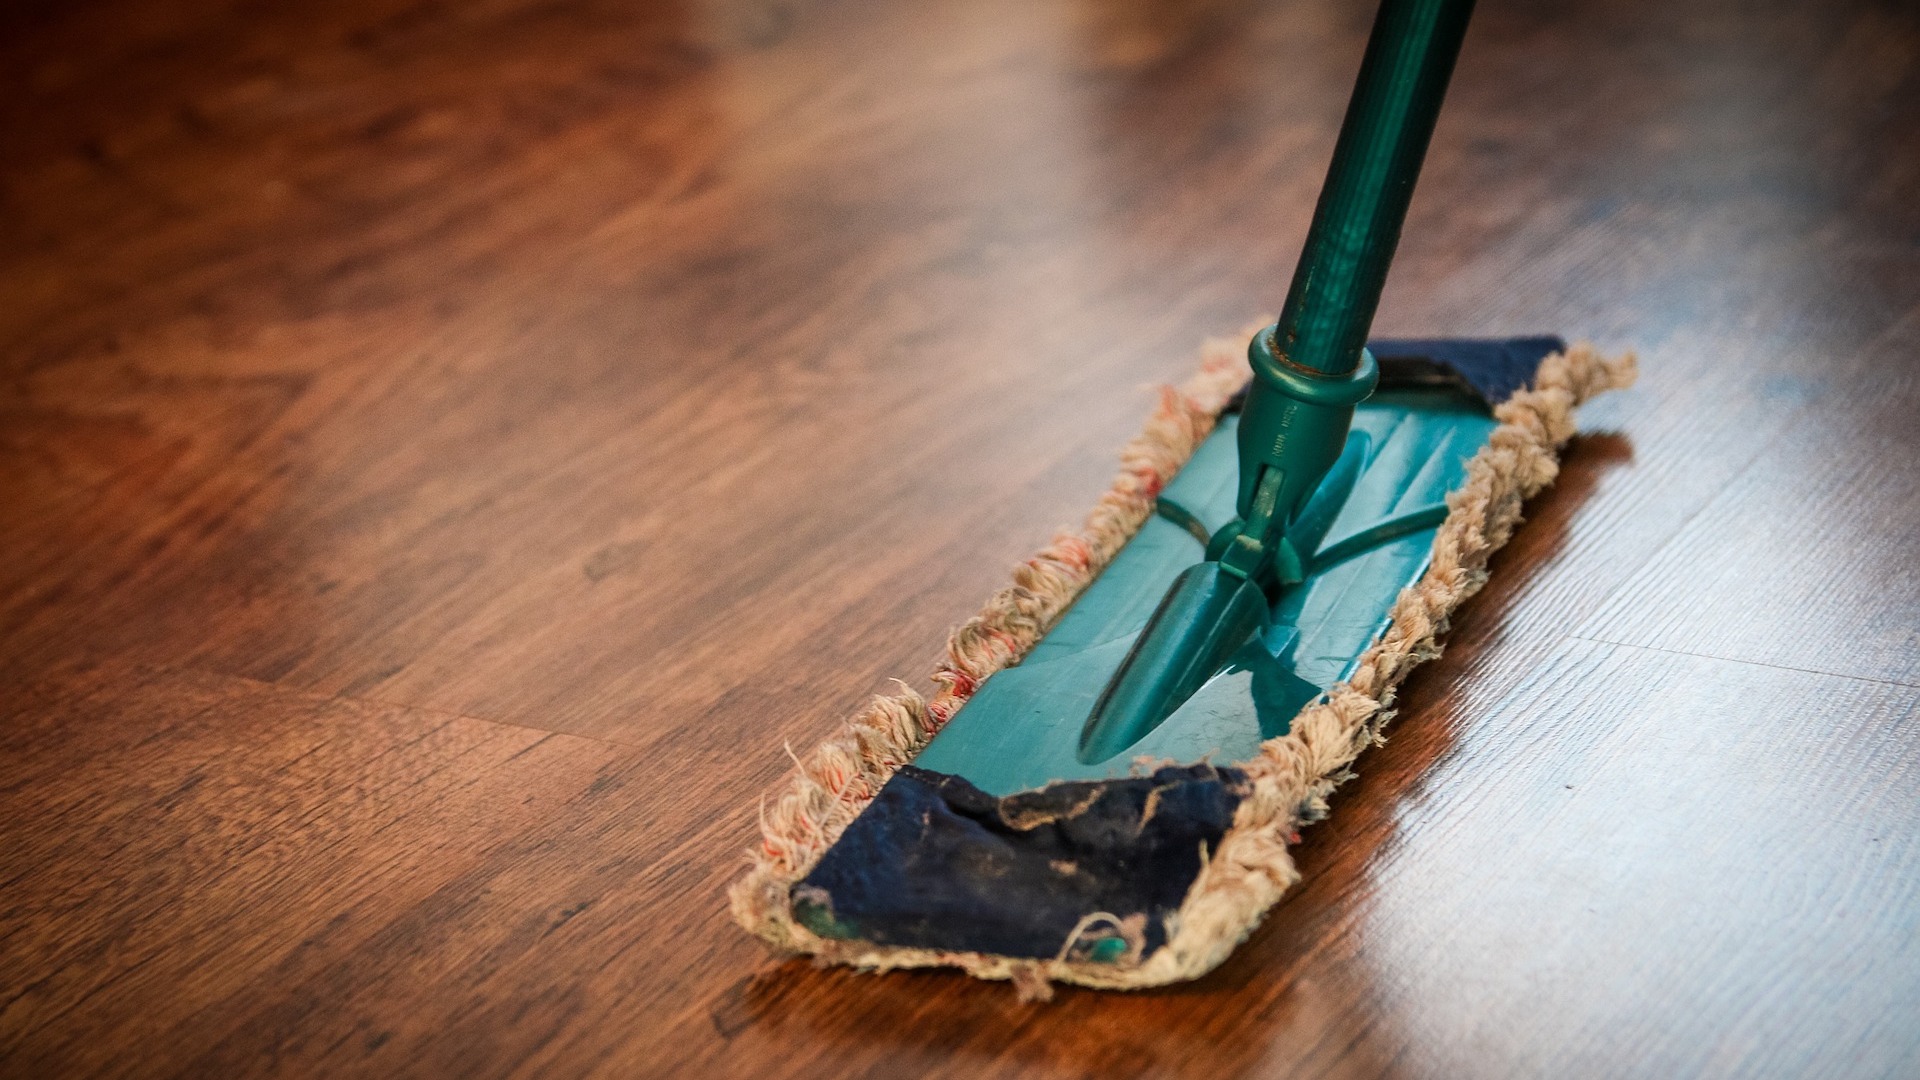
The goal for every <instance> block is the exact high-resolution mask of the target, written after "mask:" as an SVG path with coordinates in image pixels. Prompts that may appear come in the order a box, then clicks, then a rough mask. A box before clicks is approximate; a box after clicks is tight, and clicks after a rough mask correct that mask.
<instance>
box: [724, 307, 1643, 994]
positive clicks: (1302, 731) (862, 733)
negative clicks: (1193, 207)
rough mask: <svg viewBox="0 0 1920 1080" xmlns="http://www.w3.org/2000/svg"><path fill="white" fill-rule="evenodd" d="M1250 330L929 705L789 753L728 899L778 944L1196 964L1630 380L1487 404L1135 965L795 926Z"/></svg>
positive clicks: (1217, 405)
mask: <svg viewBox="0 0 1920 1080" xmlns="http://www.w3.org/2000/svg"><path fill="white" fill-rule="evenodd" d="M1254 330H1255V328H1249V329H1248V330H1246V331H1245V332H1244V333H1243V335H1242V336H1241V338H1240V339H1239V341H1238V342H1236V341H1233V340H1226V339H1212V340H1209V341H1208V342H1207V343H1206V344H1205V346H1203V348H1202V350H1201V364H1200V369H1199V371H1197V372H1196V373H1194V375H1193V376H1192V377H1190V378H1189V379H1188V380H1187V381H1186V383H1185V384H1184V385H1182V386H1180V387H1179V388H1177V389H1176V388H1174V387H1163V388H1162V389H1161V391H1160V400H1159V404H1158V406H1157V407H1156V408H1155V409H1154V412H1153V415H1152V417H1151V418H1149V419H1148V421H1147V425H1146V428H1145V430H1143V431H1142V432H1141V433H1140V434H1139V435H1137V436H1135V437H1134V439H1133V441H1131V442H1129V443H1128V444H1127V446H1126V448H1125V449H1124V450H1123V451H1121V455H1120V461H1121V467H1120V473H1119V475H1118V476H1117V477H1115V479H1114V482H1113V486H1112V487H1111V488H1109V489H1108V490H1107V492H1106V494H1105V495H1102V496H1101V497H1100V502H1099V505H1097V506H1095V507H1094V509H1093V512H1092V513H1090V514H1088V515H1087V520H1086V523H1085V524H1084V525H1083V526H1082V527H1081V529H1080V531H1078V532H1062V533H1060V534H1059V535H1057V536H1055V537H1054V539H1053V542H1052V543H1050V544H1048V545H1047V547H1046V548H1045V550H1043V551H1041V552H1040V553H1039V554H1038V555H1035V556H1034V557H1033V558H1031V559H1028V560H1027V561H1026V562H1025V563H1023V564H1022V565H1021V566H1020V567H1019V568H1018V569H1016V570H1015V571H1014V575H1013V582H1014V583H1013V585H1012V586H1010V587H1008V588H1005V589H1002V590H1000V592H998V593H996V594H995V595H994V596H993V598H992V599H990V600H988V601H987V604H986V606H985V607H984V608H982V609H981V611H980V614H978V615H976V616H974V617H973V618H972V619H969V620H968V621H967V622H966V624H965V625H963V626H961V627H960V628H959V629H958V630H955V631H954V632H953V635H952V637H951V638H949V640H948V642H947V658H946V661H945V663H943V664H942V665H941V666H940V668H939V669H938V670H936V671H935V672H934V673H933V681H934V682H935V683H936V684H938V686H939V690H938V691H937V692H936V693H935V694H934V696H933V698H932V699H931V700H928V699H925V698H922V697H921V696H920V695H919V694H917V693H915V692H914V691H913V690H912V689H911V688H909V687H908V686H907V685H906V684H905V683H899V684H897V685H899V688H900V689H899V692H898V693H895V694H892V695H888V696H879V697H875V698H874V699H873V700H872V701H871V702H869V703H868V704H867V706H866V707H865V708H863V709H862V710H860V712H858V713H857V714H855V715H854V716H853V717H852V718H851V719H850V720H849V721H848V722H847V723H846V725H845V727H844V728H843V729H842V730H841V731H840V732H839V733H838V734H836V735H834V736H833V737H831V738H829V739H827V740H826V741H825V742H823V743H821V744H820V745H819V746H817V747H815V748H814V749H813V750H812V751H811V752H810V753H808V754H807V755H806V756H805V757H803V758H802V757H796V758H795V764H796V768H795V769H794V771H793V773H792V774H791V778H790V779H789V780H788V781H787V782H786V783H785V785H784V786H783V787H782V789H781V790H780V791H779V792H778V794H776V795H775V796H774V798H773V801H772V803H771V804H770V805H768V804H763V805H762V807H761V812H760V833H761V841H760V845H759V847H757V848H756V849H753V850H752V851H751V852H749V860H750V862H751V863H752V865H751V868H750V869H749V870H748V871H747V873H746V874H745V875H744V876H743V877H742V878H741V879H740V880H739V881H737V882H735V883H734V885H733V887H732V889H730V890H729V893H728V898H729V902H730V906H731V908H732V911H733V917H734V918H735V919H736V920H737V921H738V922H739V923H740V925H742V926H744V927H746V928H747V929H748V930H749V931H752V932H753V933H754V934H757V935H759V936H760V937H762V938H764V939H766V940H767V941H768V942H769V943H770V944H772V945H773V946H774V947H775V948H778V949H781V950H784V951H788V952H801V953H811V954H813V955H814V956H815V957H817V958H818V959H819V960H820V961H821V962H823V963H842V964H851V965H854V966H856V967H859V968H863V969H865V970H869V971H884V970H887V969H889V968H902V967H930V966H939V965H945V966H952V967H958V968H962V969H964V970H966V971H967V972H968V973H969V974H972V975H975V976H978V977H980V978H983V979H1009V980H1012V981H1013V983H1014V985H1015V986H1016V987H1017V988H1018V989H1019V991H1020V995H1021V997H1023V998H1028V999H1045V998H1048V997H1050V996H1052V991H1051V988H1050V985H1049V984H1050V983H1051V982H1068V983H1077V984H1079V985H1083V986H1094V987H1102V988H1110V989H1127V988H1140V987H1147V986H1160V985H1164V984H1166V983H1172V982H1179V981H1181V980H1184V979H1192V978H1196V977H1198V976H1200V975H1203V974H1205V973H1206V972H1208V971H1211V970H1212V969H1213V968H1214V967H1216V966H1218V965H1219V964H1220V962H1221V961H1223V960H1225V959H1226V958H1227V955H1228V954H1229V953H1231V952H1232V951H1233V949H1234V947H1235V946H1237V945H1238V944H1239V943H1240V942H1241V941H1243V940H1245V939H1246V937H1247V935H1248V934H1250V933H1252V932H1253V929H1254V927H1255V926H1257V925H1258V924H1259V921H1260V918H1261V916H1262V915H1264V914H1265V913H1266V911H1267V909H1268V908H1270V907H1272V906H1273V904H1274V903H1275V902H1276V901H1277V900H1279V899H1280V895H1281V894H1282V893H1283V892H1285V891H1286V890H1287V888H1288V887H1289V886H1290V885H1292V884H1293V883H1294V882H1295V881H1297V880H1298V879H1299V876H1300V875H1299V873H1298V872H1297V871H1296V870H1295V869H1294V866H1293V859H1292V857H1291V856H1290V855H1289V854H1288V852H1287V844H1288V842H1289V840H1290V839H1292V838H1294V833H1295V832H1296V830H1298V829H1299V828H1300V827H1301V826H1302V825H1306V824H1308V823H1310V822H1314V821H1318V820H1319V819H1320V818H1322V817H1324V816H1326V812H1327V796H1328V795H1329V794H1330V793H1331V792H1332V791H1333V789H1334V788H1335V787H1338V786H1339V785H1340V784H1341V783H1342V782H1343V781H1345V780H1346V779H1347V778H1348V777H1349V776H1351V775H1352V774H1351V772H1350V771H1349V768H1348V767H1349V766H1350V765H1351V764H1352V763H1353V760H1354V759H1355V758H1356V757H1358V756H1359V754H1360V751H1362V750H1364V749H1365V748H1366V747H1367V746H1368V745H1370V744H1373V743H1376V742H1379V741H1380V732H1381V728H1382V727H1384V726H1385V724H1386V722H1387V720H1388V719H1389V718H1391V716H1392V715H1393V708H1392V706H1393V699H1394V690H1395V688H1396V687H1398V686H1399V684H1400V682H1401V680H1403V679H1405V678H1406V676H1407V673H1408V672H1409V671H1411V670H1412V669H1413V668H1414V666H1415V665H1417V664H1420V663H1421V662H1423V661H1426V660H1430V659H1432V658H1434V657H1436V656H1438V655H1440V646H1439V644H1438V641H1439V638H1440V636H1441V635H1442V634H1444V633H1445V632H1446V629H1447V619H1448V616H1449V615H1451V614H1452V612H1453V611H1454V609H1455V608H1457V607H1459V606H1460V604H1461V602H1463V601H1464V600H1466V599H1467V598H1468V597H1469V596H1472V595H1473V594H1474V593H1476V592H1478V591H1479V590H1480V587H1481V586H1482V585H1483V584H1485V582H1486V580H1487V571H1486V566H1487V560H1488V558H1489V557H1491V556H1492V555H1493V553H1494V552H1495V551H1497V550H1499V548H1500V547H1501V546H1502V545H1503V544H1505V543H1506V542H1507V539H1508V538H1509V537H1511V536H1512V535H1513V530H1514V527H1515V526H1516V525H1518V524H1519V522H1520V506H1521V503H1522V501H1523V500H1525V499H1527V498H1529V497H1531V496H1533V495H1534V494H1536V493H1538V492H1539V491H1540V490H1541V489H1542V488H1545V487H1546V486H1547V485H1549V484H1551V483H1552V482H1553V479H1554V476H1555V475H1556V473H1557V472H1558V471H1559V458H1558V455H1559V450H1560V448H1561V447H1562V446H1564V445H1565V444H1566V442H1567V440H1568V439H1570V438H1572V437H1573V433H1574V421H1573V409H1574V407H1575V406H1576V405H1579V404H1580V403H1581V402H1583V401H1585V400H1587V399H1588V398H1590V397H1592V396H1593V395H1595V394H1598V393H1600V392H1601V391H1603V390H1609V389H1613V388H1616V387H1625V386H1628V385H1631V384H1632V382H1633V380H1634V375H1635V371H1636V369H1635V361H1634V357H1633V355H1632V354H1631V353H1628V354H1626V355H1623V356H1620V357H1618V358H1614V359H1607V358H1603V357H1602V356H1601V355H1600V354H1599V353H1598V352H1596V351H1595V350H1594V349H1593V348H1592V347H1591V346H1588V345H1584V344H1582V345H1575V346H1574V347H1573V348H1571V349H1569V350H1567V351H1566V352H1564V353H1555V354H1554V355H1552V356H1549V357H1547V358H1546V359H1545V360H1543V361H1541V363H1540V368H1539V371H1538V372H1537V373H1536V374H1535V377H1534V380H1533V389H1530V390H1522V391H1520V392H1519V393H1516V394H1515V395H1514V396H1513V397H1512V398H1510V399H1509V400H1507V401H1506V402H1505V403H1503V404H1501V405H1500V406H1499V407H1498V408H1496V409H1495V410H1494V416H1495V418H1496V419H1498V420H1499V421H1500V426H1499V427H1498V428H1496V429H1495V430H1494V432H1493V434H1492V435H1491V436H1490V437H1489V438H1488V440H1487V444H1486V445H1485V446H1483V447H1481V449H1480V451H1479V453H1477V454H1476V455H1475V456H1474V458H1473V460H1472V461H1470V462H1469V463H1468V465H1467V479H1466V482H1465V483H1464V484H1462V485H1461V486H1460V488H1459V489H1458V490H1456V491H1454V492H1453V493H1452V494H1450V495H1448V496H1447V506H1448V510H1449V512H1448V514H1447V519H1446V521H1445V522H1444V523H1442V524H1441V526H1440V531H1439V533H1438V535H1436V536H1435V537H1434V541H1433V559H1432V563H1431V564H1430V565H1429V566H1428V568H1427V572H1426V573H1425V574H1424V575H1423V576H1422V577H1421V578H1420V580H1419V581H1418V582H1415V583H1414V584H1413V585H1412V586H1410V587H1408V588H1407V589H1405V590H1404V591H1402V592H1401V594H1400V596H1399V599H1398V600H1397V601H1396V602H1395V603H1394V606H1393V621H1392V624H1391V625H1390V626H1389V627H1388V628H1387V631H1386V633H1385V634H1383V635H1382V636H1381V638H1380V640H1379V641H1378V642H1376V643H1375V644H1374V645H1373V647H1372V648H1370V649H1368V650H1367V651H1366V653H1365V654H1363V655H1362V656H1361V658H1360V662H1359V664H1358V666H1357V667H1356V668H1355V670H1354V673H1353V677H1352V678H1351V679H1349V680H1348V681H1347V682H1345V683H1342V684H1340V685H1338V686H1335V687H1334V688H1333V689H1332V690H1330V691H1329V692H1328V694H1327V695H1326V697H1325V698H1324V699H1323V700H1320V701H1318V702H1316V703H1314V704H1311V705H1308V706H1307V707H1306V708H1304V709H1302V710H1301V712H1300V714H1299V715H1298V716H1296V717H1295V718H1294V721H1293V725H1292V727H1291V728H1290V729H1289V731H1288V732H1287V734H1285V735H1282V736H1279V737H1277V738H1273V739H1269V740H1267V741H1266V742H1265V743H1263V744H1262V745H1261V748H1260V753H1259V755H1258V756H1256V757H1255V758H1253V760H1251V761H1247V762H1240V763H1237V764H1238V766H1239V767H1240V768H1242V769H1244V770H1245V771H1246V772H1247V773H1248V775H1249V777H1250V779H1251V780H1252V784H1253V790H1252V792H1251V794H1249V795H1248V796H1247V798H1246V799H1245V800H1244V801H1242V802H1241V804H1240V808H1239V811H1238V812H1237V814H1236V815H1235V818H1234V823H1233V827H1232V828H1231V829H1229V830H1228V832H1227V834H1226V836H1225V837H1223V838H1222V840H1221V842H1220V845H1219V846H1218V847H1217V848H1216V849H1215V850H1214V852H1213V856H1212V858H1211V859H1209V860H1208V862H1207V864H1206V866H1205V867H1203V868H1202V870H1201V872H1200V875H1199V877H1198V878H1196V879H1195V881H1194V883H1193V886H1192V888H1191V889H1190V890H1189V891H1188V893H1187V897H1186V899H1185V901H1184V902H1182V904H1181V906H1180V910H1179V911H1178V912H1177V913H1176V914H1175V916H1174V917H1173V918H1172V919H1171V920H1170V922H1169V927H1168V930H1169V934H1168V940H1167V943H1166V944H1165V945H1164V946H1162V947H1161V948H1160V949H1158V950H1157V951H1155V952H1154V953H1153V954H1152V955H1151V956H1149V957H1147V958H1146V959H1145V960H1144V961H1143V962H1136V963H1134V964H1130V965H1129V964H1098V963H1090V962H1086V961H1072V960H1066V959H1063V958H1057V959H1053V960H1033V959H1024V958H1015V957H1006V956H996V955H992V954H987V953H974V952H946V951H942V950H937V949H913V948H899V947H894V946H886V945H875V944H872V943H870V942H862V941H836V940H830V939H827V938H822V937H819V936H817V935H815V934H813V933H810V932H809V931H808V930H807V929H806V928H805V927H803V926H801V925H799V924H798V923H796V922H794V920H793V908H792V905H791V902H790V901H789V899H788V890H789V889H790V888H791V887H792V885H793V883H794V882H796V881H798V880H800V879H801V878H803V877H805V876H806V874H807V872H808V871H809V870H811V869H812V868H813V866H814V864H815V863H817V862H819V861H820V857H821V856H822V855H823V854H825V853H826V850H827V848H828V847H830V846H831V845H832V844H833V842H834V841H835V840H836V839H838V838H839V836H840V833H841V831H842V830H844V829H845V828H846V827H847V824H848V823H849V822H851V821H852V820H853V819H854V817H855V816H856V815H858V814H859V813H860V811H861V810H863V809H865V807H866V805H867V803H868V802H869V801H871V800H872V799H873V797H874V794H875V793H876V792H878V791H879V790H880V787H881V786H882V785H883V784H885V783H886V782H887V779H888V778H889V777H891V776H892V775H893V774H894V772H895V770H897V769H899V767H900V766H901V765H904V764H906V763H907V762H908V761H911V760H912V759H913V757H914V755H916V754H918V753H919V752H920V750H921V748H922V747H924V746H926V744H927V741H928V740H930V739H931V738H933V736H934V735H935V734H936V733H938V732H939V730H940V728H941V727H942V726H944V725H945V724H946V722H947V721H948V720H949V719H951V718H952V716H953V714H954V713H955V712H957V711H959V708H960V706H961V705H963V704H964V703H965V702H966V700H967V698H969V697H971V696H972V694H973V692H974V691H975V690H976V689H978V688H979V686H980V684H981V683H982V682H983V681H985V680H986V678H987V677H988V676H990V675H992V674H993V673H994V672H996V671H998V670H1000V669H1001V668H1003V667H1006V666H1008V665H1010V664H1014V663H1017V662H1018V661H1019V659H1020V658H1021V657H1022V656H1025V655H1026V653H1027V650H1029V649H1031V648H1032V647H1033V645H1034V643H1035V642H1037V641H1039V640H1040V638H1041V636H1042V635H1043V634H1045V633H1046V632H1047V630H1048V629H1049V628H1050V627H1051V626H1052V625H1053V623H1054V621H1055V620H1056V619H1058V618H1059V617H1060V615H1061V614H1062V613H1063V612H1065V611H1066V609H1067V608H1068V606H1069V605H1071V604H1072V603H1073V601H1074V598H1075V597H1077V596H1079V594H1080V592H1081V590H1082V589H1085V588H1086V587H1087V585H1088V584H1089V583H1091V582H1092V581H1093V579H1094V578H1095V577H1096V576H1098V575H1099V573H1100V571H1101V570H1102V569H1103V568H1104V567H1105V566H1106V565H1107V563H1108V562H1109V561H1110V560H1112V558H1113V556H1114V555H1115V554H1116V553H1118V552H1119V550H1120V549H1121V547H1122V546H1124V545H1125V544H1126V542H1127V540H1128V539H1129V538H1131V537H1132V536H1133V534H1134V533H1135V532H1136V531H1137V530H1138V529H1139V528H1140V526H1141V525H1142V524H1143V523H1145V521H1146V520H1147V518H1148V517H1149V516H1150V515H1152V513H1153V510H1154V499H1155V498H1156V497H1157V496H1158V495H1159V494H1160V491H1161V489H1162V488H1164V487H1165V486H1166V484H1167V482H1168V481H1169V480H1171V479H1172V478H1173V475H1174V474H1175V473H1176V472H1178V471H1179V469H1180V467H1181V466H1182V465H1184V464H1185V463H1186V460H1187V458H1188V457H1189V456H1190V455H1192V453H1193V451H1194V450H1195V449H1196V448H1197V447H1198V446H1199V445H1200V443H1201V442H1202V441H1203V440H1204V439H1206V437H1207V435H1208V434H1209V433H1210V432H1212V430H1213V426H1214V422H1215V420H1216V419H1217V418H1218V417H1219V415H1220V410H1221V409H1222V408H1224V407H1225V405H1226V403H1227V400H1228V398H1230V397H1232V395H1233V394H1234V392H1235V391H1237V390H1238V389H1239V388H1240V387H1241V386H1242V385H1243V384H1244V383H1245V382H1246V381H1247V379H1248V378H1249V377H1250V372H1249V370H1248V367H1247V362H1246V353H1245V345H1244V342H1245V340H1246V338H1247V337H1250V336H1251V335H1252V334H1253V333H1254ZM791 753H792V752H791V751H789V754H790V755H791ZM1064 955H1065V953H1064V950H1063V952H1062V957H1064Z"/></svg>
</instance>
